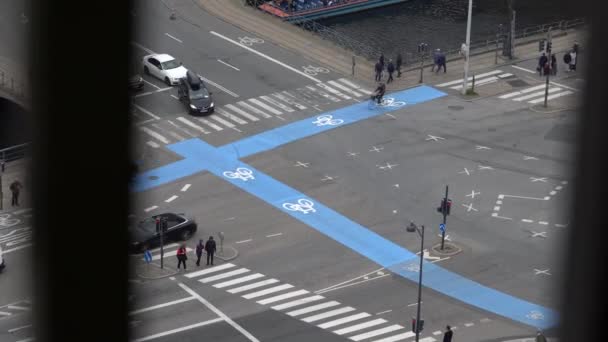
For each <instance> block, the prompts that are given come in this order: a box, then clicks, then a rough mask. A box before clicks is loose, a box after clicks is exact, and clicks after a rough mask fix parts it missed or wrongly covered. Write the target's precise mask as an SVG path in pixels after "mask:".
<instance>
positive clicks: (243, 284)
mask: <svg viewBox="0 0 608 342" xmlns="http://www.w3.org/2000/svg"><path fill="white" fill-rule="evenodd" d="M184 276H185V277H186V278H189V279H193V280H196V281H198V282H200V283H202V284H206V285H210V286H213V287H214V288H216V289H222V290H225V291H226V292H228V293H231V294H236V295H239V296H241V297H242V298H244V299H247V300H252V301H255V302H256V303H257V304H259V305H263V306H267V305H268V306H270V309H272V310H275V311H278V312H282V313H284V314H285V315H287V316H290V317H293V318H295V319H299V320H300V321H302V322H305V323H308V324H314V325H316V326H317V327H319V328H321V329H324V330H328V331H331V332H332V333H334V334H336V335H339V336H343V337H346V338H348V339H350V340H352V341H363V342H398V341H408V340H409V341H411V340H412V339H413V338H414V337H415V334H414V333H413V332H411V331H408V329H407V328H405V327H404V326H402V325H399V324H394V323H391V322H389V321H388V320H387V319H384V318H379V317H374V315H372V314H370V313H368V312H362V311H360V310H358V309H356V308H354V307H352V306H348V305H344V304H342V303H340V302H338V301H336V300H331V299H329V298H326V297H325V296H322V295H318V294H314V293H311V292H310V291H308V290H306V289H299V288H297V287H296V286H294V285H291V284H288V283H283V282H281V281H279V280H278V279H275V278H270V277H267V276H266V275H263V274H261V273H256V272H254V271H251V270H250V269H248V268H245V267H239V266H237V265H235V264H232V263H225V264H222V265H218V266H214V267H211V268H206V269H203V270H199V271H195V272H190V273H185V274H184ZM420 341H422V342H435V341H436V339H435V338H434V337H432V336H428V337H424V338H421V339H420Z"/></svg>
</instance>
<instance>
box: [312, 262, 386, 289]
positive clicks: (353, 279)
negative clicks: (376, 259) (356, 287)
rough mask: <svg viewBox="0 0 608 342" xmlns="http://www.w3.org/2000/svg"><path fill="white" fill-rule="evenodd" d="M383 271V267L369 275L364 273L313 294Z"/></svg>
mask: <svg viewBox="0 0 608 342" xmlns="http://www.w3.org/2000/svg"><path fill="white" fill-rule="evenodd" d="M383 269H384V267H382V268H379V269H377V270H374V271H371V272H369V273H366V274H364V275H362V276H358V277H356V278H352V279H349V280H347V281H343V282H341V283H338V284H335V285H332V286H329V287H326V288H324V289H320V290H317V291H315V293H320V292H325V291H327V290H330V289H334V288H336V287H338V286H341V285H344V284H348V283H350V282H352V281H353V280H357V279H361V278H363V277H365V276H368V275H370V274H374V273H379V272H381V271H382V270H383Z"/></svg>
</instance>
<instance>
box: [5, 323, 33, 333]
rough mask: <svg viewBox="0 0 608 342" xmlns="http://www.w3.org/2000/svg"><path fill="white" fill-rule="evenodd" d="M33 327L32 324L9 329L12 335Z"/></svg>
mask: <svg viewBox="0 0 608 342" xmlns="http://www.w3.org/2000/svg"><path fill="white" fill-rule="evenodd" d="M31 327H32V325H31V324H28V325H23V326H20V327H17V328H13V329H9V330H8V332H9V333H11V334H12V333H14V332H15V331H19V330H23V329H27V328H31Z"/></svg>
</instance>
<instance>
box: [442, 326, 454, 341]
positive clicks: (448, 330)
mask: <svg viewBox="0 0 608 342" xmlns="http://www.w3.org/2000/svg"><path fill="white" fill-rule="evenodd" d="M452 335H454V333H453V332H452V327H450V326H449V325H448V326H446V327H445V333H444V334H443V342H452Z"/></svg>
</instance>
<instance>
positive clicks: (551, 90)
mask: <svg viewBox="0 0 608 342" xmlns="http://www.w3.org/2000/svg"><path fill="white" fill-rule="evenodd" d="M560 90H562V88H549V90H548V93H549V94H551V93H554V92H556V91H560ZM539 96H545V91H544V90H541V91H537V92H535V93H532V94H528V95H524V96H520V97H516V98H514V99H513V101H525V100H529V99H533V98H535V97H539Z"/></svg>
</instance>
